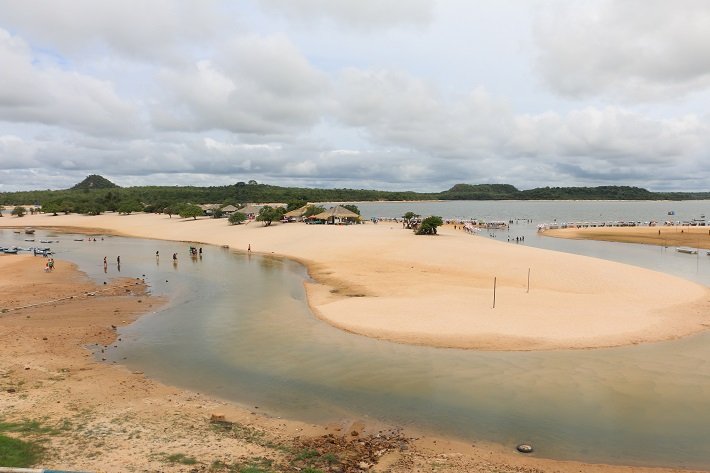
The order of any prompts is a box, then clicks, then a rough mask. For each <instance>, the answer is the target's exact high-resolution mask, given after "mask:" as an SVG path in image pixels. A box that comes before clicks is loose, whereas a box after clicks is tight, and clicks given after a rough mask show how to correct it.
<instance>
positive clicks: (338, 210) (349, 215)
mask: <svg viewBox="0 0 710 473" xmlns="http://www.w3.org/2000/svg"><path fill="white" fill-rule="evenodd" d="M313 218H318V219H321V220H330V222H331V223H335V219H336V218H337V219H339V220H340V221H343V220H359V219H360V216H359V215H358V214H356V213H355V212H353V211H351V210H348V209H346V208H345V207H343V206H342V205H336V206H335V207H331V208H329V209H328V210H326V211H325V212H321V213H319V214H318V215H314V216H313Z"/></svg>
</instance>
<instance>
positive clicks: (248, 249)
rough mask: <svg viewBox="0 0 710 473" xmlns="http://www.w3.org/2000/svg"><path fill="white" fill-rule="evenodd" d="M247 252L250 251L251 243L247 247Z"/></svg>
mask: <svg viewBox="0 0 710 473" xmlns="http://www.w3.org/2000/svg"><path fill="white" fill-rule="evenodd" d="M247 251H251V243H249V245H248V246H247Z"/></svg>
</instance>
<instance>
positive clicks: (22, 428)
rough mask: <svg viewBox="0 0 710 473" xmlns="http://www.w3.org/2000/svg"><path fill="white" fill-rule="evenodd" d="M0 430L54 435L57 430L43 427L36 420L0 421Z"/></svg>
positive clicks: (23, 433)
mask: <svg viewBox="0 0 710 473" xmlns="http://www.w3.org/2000/svg"><path fill="white" fill-rule="evenodd" d="M0 432H15V433H18V434H22V435H55V434H57V433H58V432H57V430H56V429H53V428H51V427H44V426H42V424H40V423H39V422H37V421H36V420H23V421H22V422H0Z"/></svg>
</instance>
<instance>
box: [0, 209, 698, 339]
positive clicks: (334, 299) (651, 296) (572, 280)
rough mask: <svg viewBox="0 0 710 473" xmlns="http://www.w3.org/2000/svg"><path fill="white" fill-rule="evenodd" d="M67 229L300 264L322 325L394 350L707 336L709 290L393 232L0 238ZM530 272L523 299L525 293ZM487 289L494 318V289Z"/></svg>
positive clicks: (108, 229) (584, 263) (493, 245)
mask: <svg viewBox="0 0 710 473" xmlns="http://www.w3.org/2000/svg"><path fill="white" fill-rule="evenodd" d="M13 225H14V226H21V227H26V226H32V227H35V228H40V227H64V228H74V229H83V230H84V231H97V232H104V233H112V234H118V235H126V236H134V237H143V238H155V239H165V240H175V241H194V242H200V243H204V244H214V245H229V246H230V247H231V248H233V249H235V250H237V251H246V250H247V248H248V247H249V246H250V247H251V250H252V252H253V253H256V254H265V255H274V256H284V257H288V258H293V259H296V260H298V261H301V262H302V263H304V264H305V265H307V267H308V268H309V271H310V274H311V276H312V277H313V278H314V280H315V282H313V283H308V284H307V291H308V298H309V303H310V305H311V307H312V309H313V311H314V313H315V314H316V315H317V316H318V317H320V318H322V319H323V320H325V321H327V322H328V323H331V324H333V325H335V326H337V327H340V328H342V329H344V330H348V331H351V332H354V333H358V334H362V335H366V336H370V337H376V338H382V339H388V340H393V341H397V342H402V343H413V344H423V345H431V346H438V347H460V348H471V349H488V350H537V349H561V348H596V347H609V346H618V345H626V344H635V343H643V342H651V341H659V340H668V339H674V338H678V337H682V336H685V335H688V334H691V333H695V332H698V331H701V330H704V329H706V328H707V325H708V324H710V320H709V318H708V316H707V315H706V314H707V312H708V311H707V308H708V306H709V304H710V301H709V299H710V298H709V297H708V296H709V295H710V292H709V290H708V288H706V287H703V286H701V285H699V284H696V283H693V282H690V281H687V280H684V279H681V278H677V277H673V276H669V275H666V274H662V273H657V272H653V271H649V270H646V269H641V268H637V267H633V266H628V265H623V264H619V263H614V262H609V261H604V260H600V259H594V258H588V257H582V256H577V255H571V254H564V253H559V252H552V251H546V250H541V249H536V248H529V247H525V246H522V245H509V244H506V243H503V242H498V241H494V240H490V239H487V238H482V237H477V236H472V235H469V234H467V233H465V232H463V231H459V230H454V229H453V228H452V227H443V228H441V229H440V234H439V235H437V236H433V237H428V236H416V235H414V234H413V233H412V232H411V231H409V230H404V229H402V228H401V226H400V225H397V224H390V223H380V224H371V223H368V224H363V225H351V226H337V225H336V226H331V225H327V226H326V225H305V224H301V223H290V224H274V225H272V226H270V227H265V226H263V225H262V224H261V223H259V222H252V223H249V224H247V225H236V226H230V225H228V223H227V221H226V220H225V219H209V218H202V219H197V220H192V219H180V218H177V217H173V218H169V217H167V216H165V215H152V214H136V215H117V214H104V215H99V216H91V217H90V216H81V215H67V216H50V215H35V216H25V217H23V218H21V219H18V218H3V219H2V220H0V226H5V227H7V226H13ZM528 269H529V270H530V290H529V292H528V286H527V281H528ZM494 278H496V286H497V289H496V306H495V308H493V284H494Z"/></svg>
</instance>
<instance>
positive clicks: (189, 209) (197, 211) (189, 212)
mask: <svg viewBox="0 0 710 473" xmlns="http://www.w3.org/2000/svg"><path fill="white" fill-rule="evenodd" d="M201 215H202V209H201V208H200V206H199V205H195V204H185V205H183V206H182V207H181V208H180V216H181V217H182V218H190V217H192V219H193V220H197V217H199V216H201Z"/></svg>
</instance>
